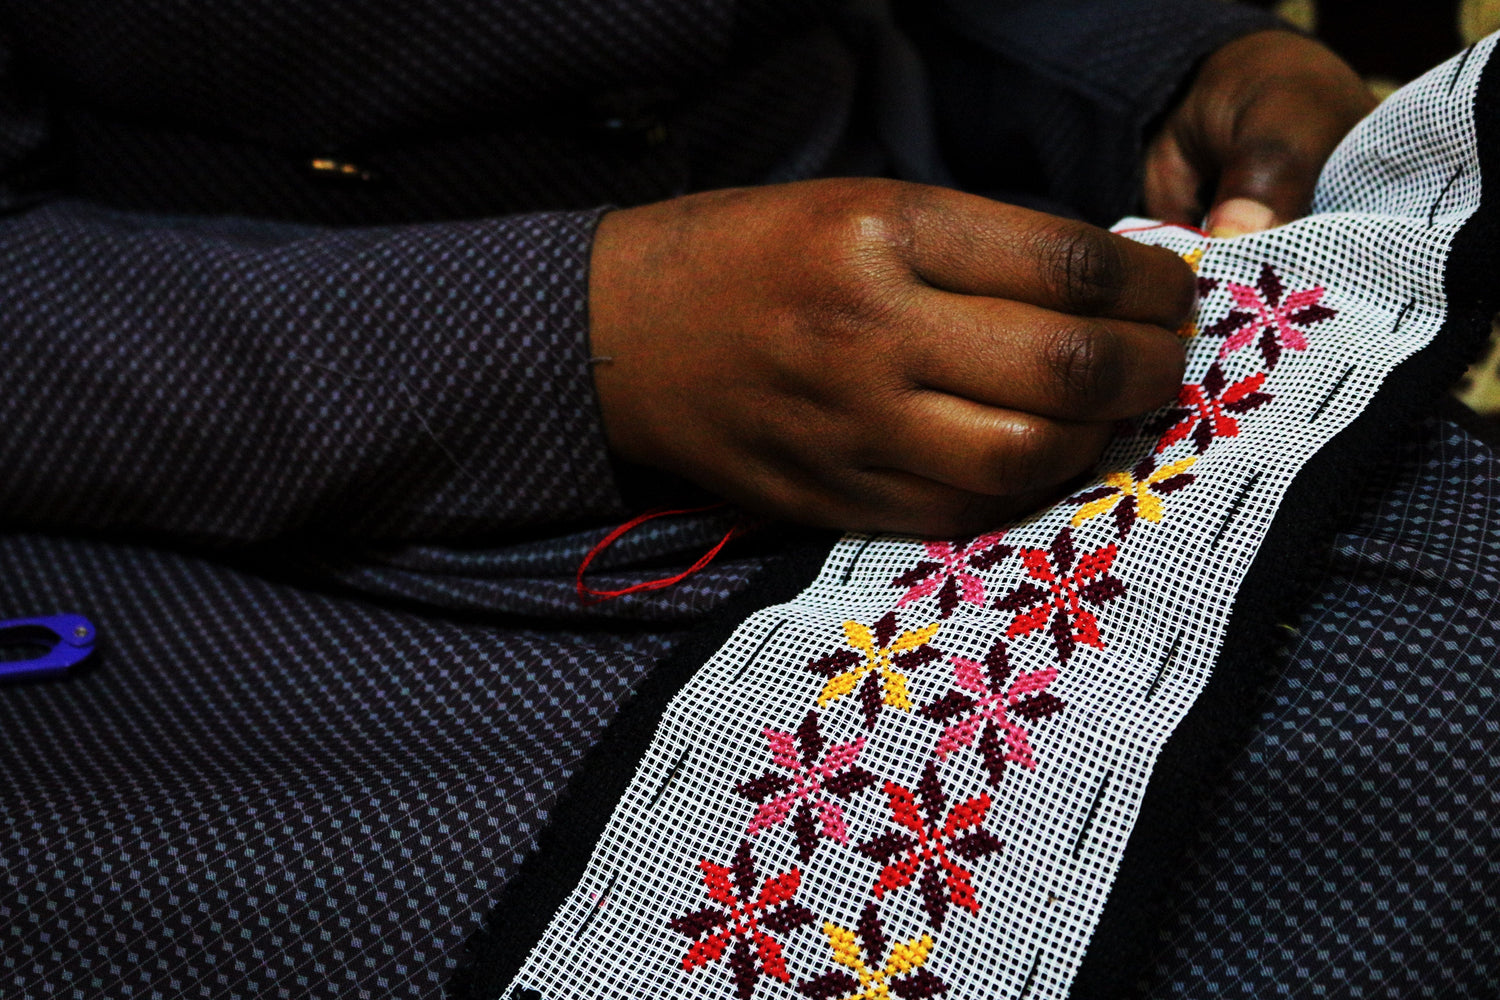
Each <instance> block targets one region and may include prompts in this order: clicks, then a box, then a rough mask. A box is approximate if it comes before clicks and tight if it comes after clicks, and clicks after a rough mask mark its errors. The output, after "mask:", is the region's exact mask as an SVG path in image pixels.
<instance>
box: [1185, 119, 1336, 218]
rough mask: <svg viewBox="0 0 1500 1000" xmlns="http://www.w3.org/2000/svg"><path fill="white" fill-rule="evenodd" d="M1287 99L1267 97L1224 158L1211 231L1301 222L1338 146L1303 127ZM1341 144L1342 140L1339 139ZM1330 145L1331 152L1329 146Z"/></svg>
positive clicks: (1231, 144)
mask: <svg viewBox="0 0 1500 1000" xmlns="http://www.w3.org/2000/svg"><path fill="white" fill-rule="evenodd" d="M1286 103H1287V102H1286V100H1277V99H1275V97H1271V99H1263V100H1262V102H1259V103H1257V105H1256V106H1254V108H1253V109H1251V112H1250V114H1248V115H1245V118H1244V120H1242V121H1241V127H1239V129H1236V135H1235V138H1233V139H1232V142H1230V144H1229V148H1227V150H1224V153H1223V154H1221V159H1220V165H1221V166H1220V180H1218V187H1217V190H1215V193H1214V204H1212V207H1211V208H1209V216H1208V226H1206V228H1208V231H1209V232H1211V234H1214V235H1218V237H1236V235H1244V234H1247V232H1260V231H1262V229H1269V228H1272V226H1280V225H1286V223H1289V222H1292V220H1293V219H1301V217H1302V216H1304V214H1307V210H1308V207H1310V205H1311V204H1313V189H1314V187H1316V186H1317V177H1319V171H1320V169H1322V165H1323V159H1325V156H1326V154H1328V148H1331V145H1332V144H1328V142H1326V141H1325V136H1322V135H1311V133H1310V132H1314V130H1313V129H1308V127H1307V126H1305V124H1304V126H1299V124H1298V118H1299V115H1298V114H1296V108H1286V106H1284V105H1286ZM1334 141H1335V142H1337V138H1335V139H1334ZM1325 147H1328V148H1325Z"/></svg>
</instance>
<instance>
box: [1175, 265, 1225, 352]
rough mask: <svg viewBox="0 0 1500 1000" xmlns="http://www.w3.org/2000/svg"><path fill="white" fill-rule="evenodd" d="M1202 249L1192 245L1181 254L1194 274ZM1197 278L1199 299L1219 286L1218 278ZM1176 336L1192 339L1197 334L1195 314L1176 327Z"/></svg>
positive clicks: (1196, 271) (1196, 270)
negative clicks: (1191, 247)
mask: <svg viewBox="0 0 1500 1000" xmlns="http://www.w3.org/2000/svg"><path fill="white" fill-rule="evenodd" d="M1204 249H1205V248H1204V247H1194V248H1193V249H1191V250H1189V251H1188V252H1187V253H1185V254H1183V255H1182V259H1183V260H1184V261H1186V262H1187V266H1188V267H1190V268H1192V269H1193V273H1194V274H1197V273H1198V268H1199V266H1200V265H1201V264H1202V263H1203V254H1204ZM1197 280H1198V298H1200V299H1201V298H1203V297H1204V296H1205V295H1207V294H1208V293H1209V292H1211V291H1213V290H1214V289H1215V288H1218V287H1219V279H1218V278H1204V277H1201V276H1200V277H1199V278H1198V279H1197ZM1177 336H1178V338H1179V339H1182V340H1192V339H1193V338H1194V337H1196V336H1198V318H1197V316H1196V315H1193V316H1189V317H1188V318H1187V319H1186V320H1184V321H1183V324H1182V326H1180V327H1178V328H1177Z"/></svg>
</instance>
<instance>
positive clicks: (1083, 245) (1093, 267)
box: [1041, 226, 1126, 315]
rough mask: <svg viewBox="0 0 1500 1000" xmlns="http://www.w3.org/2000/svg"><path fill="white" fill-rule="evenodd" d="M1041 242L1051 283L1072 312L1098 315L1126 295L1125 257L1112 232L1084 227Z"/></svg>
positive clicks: (1050, 235)
mask: <svg viewBox="0 0 1500 1000" xmlns="http://www.w3.org/2000/svg"><path fill="white" fill-rule="evenodd" d="M1041 243H1042V245H1041V259H1042V262H1043V266H1044V268H1045V272H1046V278H1047V281H1048V283H1049V284H1050V286H1051V288H1052V291H1053V293H1054V294H1055V295H1056V296H1057V298H1058V300H1059V301H1061V302H1062V303H1063V306H1064V308H1065V309H1067V310H1068V311H1069V312H1073V313H1078V314H1080V315H1097V314H1099V313H1102V312H1105V311H1107V310H1109V309H1111V308H1112V307H1114V306H1115V305H1116V304H1117V303H1118V302H1119V300H1120V298H1121V297H1122V296H1123V295H1124V292H1125V279H1126V261H1125V254H1124V252H1123V251H1122V250H1121V249H1120V247H1119V246H1117V245H1116V244H1115V242H1114V240H1113V239H1112V238H1111V236H1110V235H1109V234H1108V233H1105V232H1104V231H1103V230H1096V229H1090V228H1086V227H1083V226H1075V227H1070V228H1067V229H1061V228H1059V229H1056V230H1053V231H1052V232H1050V233H1048V234H1046V235H1044V236H1043V237H1042V241H1041Z"/></svg>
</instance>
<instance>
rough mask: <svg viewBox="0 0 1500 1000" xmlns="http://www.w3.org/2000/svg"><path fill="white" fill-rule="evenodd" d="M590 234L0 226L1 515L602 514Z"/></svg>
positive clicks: (385, 533)
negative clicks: (590, 337) (591, 349)
mask: <svg viewBox="0 0 1500 1000" xmlns="http://www.w3.org/2000/svg"><path fill="white" fill-rule="evenodd" d="M596 221H597V213H596V212H558V213H547V214H536V215H526V216H518V217H509V218H500V219H494V220H486V221H476V222H463V223H451V222H450V223H442V224H434V225H426V226H399V227H390V228H378V229H347V230H328V229H318V228H309V227H297V226H287V225H281V224H267V223H247V222H227V221H221V222H215V221H201V220H198V221H187V220H173V219H170V218H163V217H159V216H142V215H132V214H125V213H119V212H111V211H106V210H103V209H99V208H95V207H91V206H88V205H84V204H80V203H77V202H68V201H58V202H52V203H46V204H43V205H40V206H36V207H32V208H30V209H29V210H27V211H25V212H24V213H21V214H18V215H13V216H11V217H10V218H6V219H3V220H0V289H4V290H5V306H4V308H3V310H0V354H3V358H4V363H3V365H0V469H3V470H4V472H3V474H0V519H3V521H4V522H6V523H9V524H11V525H15V524H18V523H19V524H24V525H31V526H42V527H47V526H63V525H67V526H89V527H118V528H136V529H148V530H152V531H162V532H170V533H173V534H175V535H182V536H191V537H198V538H203V539H208V540H220V541H244V540H253V539H261V538H268V537H273V536H284V535H287V534H289V533H294V532H298V531H317V532H320V533H336V534H350V535H359V536H363V537H375V538H379V537H386V538H428V539H438V538H469V537H483V536H494V535H496V534H497V533H501V532H505V531H509V530H512V529H515V528H519V527H525V526H529V525H535V524H538V523H541V522H567V521H576V520H579V519H584V518H599V517H607V516H615V515H617V514H618V513H619V512H620V509H619V508H620V501H619V499H618V497H617V494H616V489H615V485H614V480H613V477H612V476H611V474H610V468H609V463H608V459H607V457H606V452H605V441H604V438H603V433H602V430H601V426H600V422H599V418H598V409H597V404H596V402H595V398H594V395H593V389H592V379H591V377H590V374H589V370H588V353H587V352H588V348H587V315H586V306H587V280H588V256H589V250H590V245H591V240H592V235H593V229H594V225H595V222H596Z"/></svg>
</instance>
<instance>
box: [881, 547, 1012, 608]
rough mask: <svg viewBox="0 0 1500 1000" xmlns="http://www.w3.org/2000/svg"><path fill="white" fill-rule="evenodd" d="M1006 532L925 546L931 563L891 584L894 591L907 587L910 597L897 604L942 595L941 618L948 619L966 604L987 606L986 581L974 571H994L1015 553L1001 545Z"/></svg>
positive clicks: (904, 604) (911, 571)
mask: <svg viewBox="0 0 1500 1000" xmlns="http://www.w3.org/2000/svg"><path fill="white" fill-rule="evenodd" d="M1003 537H1005V532H1003V531H994V532H991V533H989V534H987V535H980V536H979V537H978V538H976V539H974V540H973V541H970V542H963V541H957V542H923V543H922V544H923V545H924V546H925V547H926V549H927V554H928V555H930V556H932V559H930V560H923V561H922V562H919V563H917V564H916V565H915V566H913V567H912V568H911V569H909V570H907V571H906V572H905V573H902V574H901V575H900V576H898V577H896V578H895V579H894V580H892V581H891V586H892V587H905V588H907V590H906V593H904V594H902V595H901V600H899V601H897V602H896V607H898V608H900V607H905V606H906V605H908V604H910V603H911V602H912V601H919V600H921V599H922V598H924V597H926V596H928V595H929V594H932V593H936V594H937V595H938V617H939V618H947V617H948V616H949V615H951V614H952V613H953V609H954V608H956V607H958V605H959V602H960V601H962V602H964V603H967V604H983V603H984V581H983V580H981V579H980V578H979V577H978V576H976V575H975V574H974V573H973V572H972V571H973V570H979V571H981V572H983V571H984V570H987V569H990V568H991V567H993V566H994V565H995V564H996V563H998V562H999V561H1000V560H1001V559H1004V558H1005V557H1006V556H1008V555H1010V554H1011V553H1012V552H1014V551H1015V549H1013V548H1012V547H1011V546H1009V545H1001V544H1000V539H1001V538H1003Z"/></svg>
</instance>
